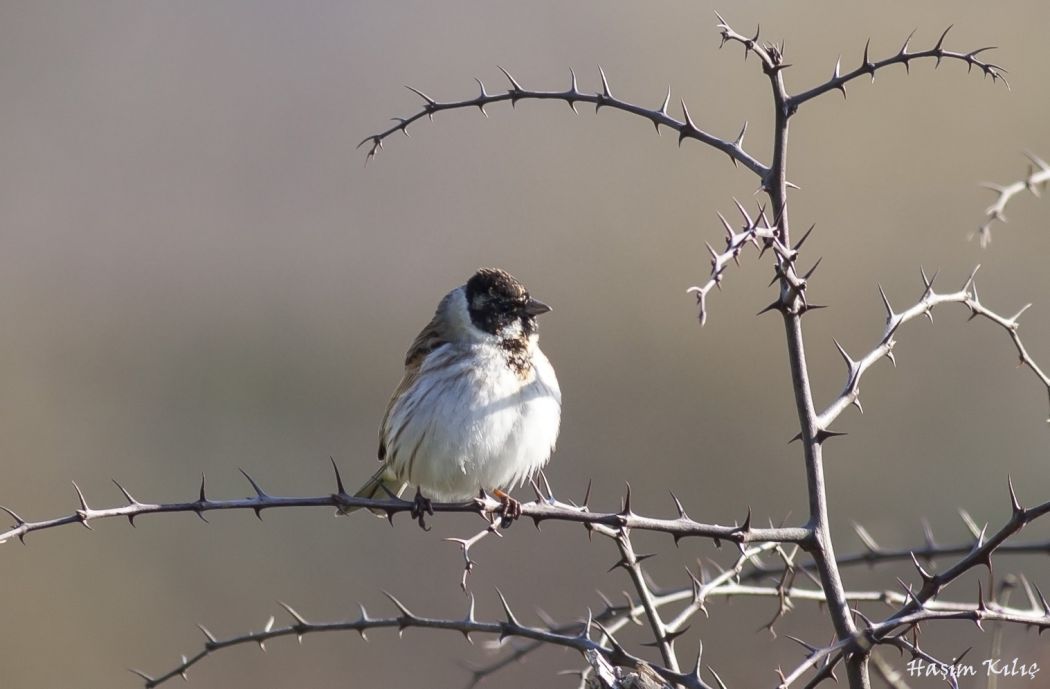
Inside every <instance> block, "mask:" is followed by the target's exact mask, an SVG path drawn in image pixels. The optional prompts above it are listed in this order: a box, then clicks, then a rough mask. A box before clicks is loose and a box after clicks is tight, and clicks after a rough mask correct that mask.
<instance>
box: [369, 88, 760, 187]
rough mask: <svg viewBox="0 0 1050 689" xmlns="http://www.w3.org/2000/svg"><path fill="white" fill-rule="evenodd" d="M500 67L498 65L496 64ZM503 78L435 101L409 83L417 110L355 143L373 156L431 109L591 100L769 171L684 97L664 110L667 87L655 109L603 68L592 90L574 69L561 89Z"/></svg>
mask: <svg viewBox="0 0 1050 689" xmlns="http://www.w3.org/2000/svg"><path fill="white" fill-rule="evenodd" d="M500 69H502V68H500ZM504 74H506V76H507V79H508V80H509V81H510V84H511V86H510V89H509V90H507V91H504V92H503V93H487V92H486V91H485V90H484V88H483V89H482V91H481V93H479V94H478V95H477V96H476V97H475V98H471V99H467V100H458V101H436V100H434V99H433V98H430V97H429V96H427V95H426V94H424V93H423V92H421V91H418V90H417V89H414V88H412V87H407V88H409V90H410V91H412V92H413V93H415V94H416V95H418V96H419V97H421V98H422V99H423V101H424V102H423V107H422V109H421V110H419V111H418V112H416V113H414V114H412V115H410V116H408V117H403V118H402V117H396V118H394V120H395V121H396V122H397V124H395V125H394V126H392V127H390V128H389V129H386V130H383V131H381V132H378V133H376V134H372V135H369V136H367V137H365V138H364V139H363V140H362V141H361V143H359V144H358V148H360V147H361V146H364V145H366V144H368V145H369V149H368V154H367V158H366V160H371V159H372V158H374V157H375V155H376V153H377V152H378V151H379V149H381V148H382V147H383V142H384V141H385V140H386V139H387V137H389V136H390V135H391V134H395V133H397V132H402V133H405V134H407V133H408V126H409V125H410V124H412V123H413V122H415V121H416V120H419V119H421V118H423V117H428V118H430V119H433V117H434V113H438V112H441V111H443V110H462V109H469V108H479V109H481V110H482V112H484V108H485V106H487V105H491V104H493V103H500V102H503V101H510V103H511V104H512V105H513V104H515V103H517V102H518V101H519V100H556V101H562V102H564V103H568V105H569V107H571V108H572V109H573V110H574V111H575V110H576V103H591V104H593V105H594V107H595V110H596V111H597V110H598V109H600V108H603V107H608V108H612V109H614V110H621V111H623V112H626V113H630V114H632V115H637V116H639V117H642V118H644V119H647V120H649V121H650V122H652V123H653V125H654V126H655V127H656V131H657V133H659V131H660V127H661V126H662V127H667V128H668V129H671V130H673V131H674V132H676V133H677V134H678V142H679V144H681V142H682V141H683V140H685V139H693V140H695V141H699V142H701V143H703V144H706V145H707V146H710V147H712V148H714V149H717V150H719V151H721V152H722V153H725V154H726V155H728V156H729V158H730V159H731V160H732V161H733V162H734V163H740V164H741V165H743V166H744V167H746V168H747V169H749V170H751V171H752V172H754V173H755V174H756V175H758V176H759V177H760V178H762V179H765V177H766V175H768V174H769V168H768V167H766V166H765V165H763V164H762V163H760V162H759V161H758V160H756V159H755V158H753V157H752V156H751V155H750V154H748V153H747V152H746V151H744V149H743V146H742V144H743V141H742V139H741V138H738V139H721V138H719V137H717V136H714V135H713V134H709V133H707V132H706V131H704V130H702V129H700V128H699V127H697V126H696V124H695V123H694V122H693V120H692V118H691V117H690V115H689V111H688V109H687V108H686V106H685V101H682V113H683V119H682V120H676V119H675V118H673V117H671V116H670V115H669V114H668V113H667V106H668V101H669V100H670V91H668V97H667V98H666V99H665V100H664V103H663V106H662V107H661V108H660V109H659V110H650V109H648V108H644V107H642V106H640V105H635V104H633V103H629V102H627V101H624V100H620V99H619V98H616V97H615V96H613V95H612V93H610V91H609V84H608V79H607V78H606V76H605V72H604V70H603V71H602V72H601V76H602V90H601V91H598V92H594V93H588V92H584V91H580V90H579V87H578V86H577V82H576V75H575V73H573V74H572V80H571V84H570V86H569V88H568V89H567V90H565V91H534V90H531V89H526V88H522V87H521V85H520V84H518V82H517V80H515V79H514V78H513V77H511V76H510V74H509V73H507V72H506V71H505V70H504Z"/></svg>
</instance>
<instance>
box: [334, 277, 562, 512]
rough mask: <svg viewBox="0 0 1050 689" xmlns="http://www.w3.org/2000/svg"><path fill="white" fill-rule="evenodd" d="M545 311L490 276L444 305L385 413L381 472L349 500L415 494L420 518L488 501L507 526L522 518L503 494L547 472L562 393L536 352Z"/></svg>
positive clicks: (512, 284)
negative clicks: (484, 497)
mask: <svg viewBox="0 0 1050 689" xmlns="http://www.w3.org/2000/svg"><path fill="white" fill-rule="evenodd" d="M550 310H551V308H550V307H549V306H547V305H546V304H544V303H543V302H541V301H537V300H536V299H533V298H532V297H531V296H530V294H529V292H528V290H527V289H526V288H525V286H524V285H523V284H521V283H520V282H518V280H516V279H515V278H514V277H512V276H511V275H510V274H508V273H507V272H505V271H503V270H499V269H495V268H481V269H480V270H478V271H477V272H476V273H474V275H473V276H471V278H470V279H469V280H467V283H466V284H465V285H461V286H460V287H457V288H455V289H454V290H452V291H451V292H449V293H448V294H447V295H445V297H444V299H442V300H441V303H440V304H438V307H437V311H436V312H435V313H434V318H433V319H431V321H430V323H428V324H427V326H426V327H425V328H423V330H422V332H420V333H419V336H418V337H416V339H415V341H414V342H413V343H412V346H411V347H410V348H409V350H408V354H407V355H406V357H405V373H404V377H402V379H401V382H400V384H398V386H397V389H395V390H394V394H393V396H392V397H391V398H390V402H389V404H387V408H386V414H385V415H384V416H383V422H382V424H381V425H380V427H379V461H381V462H382V463H383V465H382V467H381V468H380V469H379V471H377V472H376V474H375V475H374V476H372V478H371V479H369V480H368V482H367V483H365V485H364V486H362V487H361V489H360V490H358V491H357V493H356V494H355V497H362V498H380V499H382V498H385V497H388V496H389V495H395V496H400V495H401V493H402V492H403V491H404V489H405V487H406V485H407V484H412V485H414V486H416V491H417V492H416V508H415V510H414V514H416V516H420V517H421V514H422V510H424V509H429V501H430V500H431V499H433V500H437V501H445V502H458V501H463V500H469V499H471V498H473V497H475V496H477V495H478V494H479V491H487V492H491V493H492V494H493V495H495V496H496V497H497V498H498V499H499V500H500V502H501V503H503V506H502V514H503V516H504V518H505V519H513V518H514V517H516V516H517V515H518V514H520V511H521V504H520V503H519V502H517V501H516V500H514V499H513V498H511V497H510V496H509V495H508V494H507V492H506V491H509V490H510V489H512V488H514V487H516V486H519V485H521V484H522V483H524V482H525V481H526V480H527V479H529V478H530V477H532V476H533V475H534V474H536V473H537V472H538V471H539V470H540V469H541V468H542V467H543V466H544V465H545V464H546V463H547V461H548V460H549V459H550V456H551V453H552V452H553V451H554V445H555V442H556V441H557V439H558V428H559V425H560V422H561V389H560V388H559V387H558V379H557V377H556V376H555V375H554V368H553V367H552V366H551V364H550V362H549V361H548V360H547V357H546V356H544V354H543V352H542V351H540V348H539V345H538V341H539V331H538V328H537V323H536V317H537V316H539V315H541V314H544V313H547V312H548V311H550ZM352 510H353V508H350V509H349V510H347V511H352ZM420 523H421V524H422V521H421V522H420Z"/></svg>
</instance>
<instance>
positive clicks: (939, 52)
mask: <svg viewBox="0 0 1050 689" xmlns="http://www.w3.org/2000/svg"><path fill="white" fill-rule="evenodd" d="M951 28H952V27H950V26H949V27H948V28H947V29H945V30H944V33H942V34H941V37H940V38H939V39H938V40H937V43H936V44H935V45H934V46H933V47H932V48H928V49H927V50H919V51H916V52H913V53H909V52H908V44H909V42H910V39H911V36H909V37H908V39H909V40H907V41H905V42H904V45H903V46H901V49H900V50H898V51H897V53H896V54H894V55H892V56H890V57H888V58H886V59H884V60H876V61H874V62H873V61H872V60H871V59H870V58H869V57H868V47H869V46H868V45H865V46H864V56H863V57H862V58H861V61H860V65H859V66H858V67H857V68H856V69H854V70H853V71H851V72H847V73H846V74H840V73H839V70H840V67H839V65H838V64H836V65H835V72H834V74H833V75H832V77H831V79H828V80H827V81H826V82H824V83H823V84H819V85H817V86H814V87H813V88H811V89H809V90H808V91H804V92H802V93H799V94H797V95H794V96H791V97H789V98H788V106H789V107H790V108H791V109H792V111H794V110H797V109H798V107H799V106H800V105H802V104H803V103H805V102H806V101H809V100H812V99H813V98H816V97H817V96H820V95H822V94H824V93H827V92H828V91H836V90H838V91H841V92H842V95H843V96H845V95H846V84H847V83H849V82H850V81H853V80H854V79H857V78H859V77H862V76H865V75H868V76H870V77H871V80H872V81H873V82H874V81H875V72H877V71H878V70H880V69H883V68H885V67H889V66H890V65H904V67H905V69H907V70H908V71H909V72H910V71H911V62H912V60H917V59H920V58H933V59H935V60H936V61H937V62H936V66H937V67H939V66H940V64H941V61H942V60H949V61H951V60H955V61H958V62H964V63H965V64H966V69H967V71H973V68H974V67H977V68H978V69H979V70H980V71H981V73H982V74H984V76H986V77H991V78H992V81H1001V82H1003V84H1004V85H1005V86H1006V87H1007V88H1008V89H1009V88H1010V84H1009V83H1008V82H1007V81H1006V77H1005V76H1004V75H1005V74H1006V70H1005V69H1003V68H1002V67H1000V66H999V65H996V64H993V63H991V62H985V61H984V60H982V59H981V58H980V57H979V55H981V54H983V53H985V52H987V51H989V50H993V49H994V48H993V47H992V46H989V47H986V48H978V49H977V50H971V51H970V52H968V53H956V52H952V51H950V50H945V49H944V48H943V47H942V46H943V45H944V39H945V37H946V36H947V35H948V31H950V30H951ZM912 33H914V32H912ZM869 44H870V41H869Z"/></svg>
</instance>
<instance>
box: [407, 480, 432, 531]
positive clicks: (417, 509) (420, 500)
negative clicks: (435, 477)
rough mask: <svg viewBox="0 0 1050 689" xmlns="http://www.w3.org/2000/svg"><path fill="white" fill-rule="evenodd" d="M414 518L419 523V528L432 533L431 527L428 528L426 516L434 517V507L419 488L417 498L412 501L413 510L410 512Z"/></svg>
mask: <svg viewBox="0 0 1050 689" xmlns="http://www.w3.org/2000/svg"><path fill="white" fill-rule="evenodd" d="M409 514H410V515H412V518H413V519H415V520H416V521H417V522H419V528H421V529H423V530H424V531H430V527H429V526H427V521H426V516H427V515H428V514H429V515H430V516H431V517H433V516H434V505H433V503H431V502H430V498H426V497H423V493H422V492H420V490H419V488H418V487H417V488H416V497H415V498H413V500H412V509H411V510H410V511H409Z"/></svg>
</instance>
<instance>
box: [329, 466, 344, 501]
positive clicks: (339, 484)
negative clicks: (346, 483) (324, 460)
mask: <svg viewBox="0 0 1050 689" xmlns="http://www.w3.org/2000/svg"><path fill="white" fill-rule="evenodd" d="M328 459H330V460H332V471H334V472H335V488H336V491H337V492H336V494H337V495H339V496H344V495H346V488H344V487H343V477H342V476H340V475H339V465H338V464H336V463H335V457H329V458H328Z"/></svg>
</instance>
